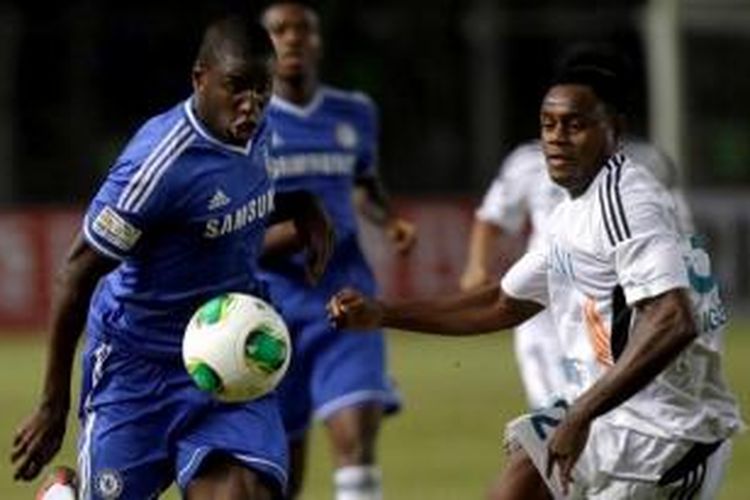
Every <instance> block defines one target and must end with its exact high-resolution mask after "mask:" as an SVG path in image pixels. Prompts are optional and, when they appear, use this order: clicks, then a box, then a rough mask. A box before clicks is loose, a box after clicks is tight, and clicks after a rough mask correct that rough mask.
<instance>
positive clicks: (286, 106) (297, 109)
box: [270, 87, 323, 118]
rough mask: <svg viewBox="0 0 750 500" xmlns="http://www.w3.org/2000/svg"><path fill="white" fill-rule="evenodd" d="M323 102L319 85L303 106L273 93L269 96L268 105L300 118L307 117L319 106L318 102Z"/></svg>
mask: <svg viewBox="0 0 750 500" xmlns="http://www.w3.org/2000/svg"><path fill="white" fill-rule="evenodd" d="M321 102H323V91H322V89H321V88H320V87H318V89H317V90H316V91H315V95H313V98H312V99H310V102H308V103H307V104H305V105H304V106H298V105H297V104H294V103H293V102H289V101H287V100H285V99H282V98H281V97H279V96H277V95H276V94H274V95H273V96H271V103H270V106H273V107H275V108H277V109H280V110H281V111H284V112H287V113H290V114H293V115H296V116H299V117H300V118H307V117H308V116H310V115H311V114H313V113H314V112H315V111H316V110H317V109H318V108H319V107H320V103H321Z"/></svg>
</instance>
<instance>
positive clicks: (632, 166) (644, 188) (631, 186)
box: [606, 153, 664, 195]
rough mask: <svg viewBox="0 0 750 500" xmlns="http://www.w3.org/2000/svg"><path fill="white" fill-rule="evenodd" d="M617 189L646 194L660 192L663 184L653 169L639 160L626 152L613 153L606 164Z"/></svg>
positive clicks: (635, 193) (633, 193)
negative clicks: (616, 183)
mask: <svg viewBox="0 0 750 500" xmlns="http://www.w3.org/2000/svg"><path fill="white" fill-rule="evenodd" d="M606 168H608V170H609V171H610V172H612V174H611V175H613V177H614V180H615V181H617V182H618V189H620V190H621V191H623V192H625V193H629V194H631V195H648V193H661V192H662V191H664V185H663V184H662V183H661V182H660V181H659V179H657V177H656V174H655V173H654V171H653V170H652V169H651V168H650V167H649V166H648V165H646V164H645V163H643V162H642V161H641V160H639V159H636V158H633V157H632V156H630V155H629V154H627V153H619V154H617V155H615V156H614V157H613V158H612V159H611V160H610V161H609V162H608V164H607V167H606Z"/></svg>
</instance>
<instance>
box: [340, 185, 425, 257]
mask: <svg viewBox="0 0 750 500" xmlns="http://www.w3.org/2000/svg"><path fill="white" fill-rule="evenodd" d="M355 182H356V186H357V189H356V191H355V193H354V194H355V198H354V199H355V203H356V205H357V209H358V210H359V212H360V213H361V214H362V215H364V216H365V217H366V218H367V219H368V220H369V221H370V222H372V223H373V224H375V225H376V226H378V227H381V228H383V229H384V230H385V233H386V235H387V237H388V239H389V240H390V241H391V242H392V243H393V245H394V246H395V248H396V251H397V252H398V253H400V254H402V255H405V254H407V253H409V252H410V251H411V249H412V248H414V244H415V243H416V242H417V230H416V227H414V224H412V223H411V222H409V221H408V220H406V219H404V218H402V217H399V216H398V215H397V214H396V213H395V212H394V210H393V207H392V206H391V203H390V200H389V198H388V195H387V193H386V192H385V187H384V186H383V182H382V181H381V179H380V177H378V176H376V175H363V176H359V177H357V179H356V181H355Z"/></svg>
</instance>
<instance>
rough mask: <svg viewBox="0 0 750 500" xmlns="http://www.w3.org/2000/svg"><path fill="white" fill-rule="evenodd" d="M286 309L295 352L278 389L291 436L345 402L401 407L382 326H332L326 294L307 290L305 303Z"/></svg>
mask: <svg viewBox="0 0 750 500" xmlns="http://www.w3.org/2000/svg"><path fill="white" fill-rule="evenodd" d="M310 295H312V294H310ZM282 314H283V316H284V320H285V321H286V323H287V326H288V327H289V330H290V333H291V335H292V344H293V354H292V362H291V363H290V365H289V371H288V372H287V374H286V375H285V376H284V379H283V380H282V381H281V384H280V386H279V388H278V391H277V392H278V396H279V405H280V407H281V414H282V418H283V420H284V427H285V429H286V431H287V434H288V435H289V437H290V438H291V439H295V438H297V437H299V436H301V435H302V434H304V433H305V432H306V431H307V428H308V427H309V425H310V420H311V418H312V417H315V418H316V419H319V420H326V419H328V418H329V417H331V416H332V415H333V414H334V413H336V412H337V411H339V410H341V409H344V408H348V407H352V406H356V405H361V404H364V403H372V402H375V403H380V404H382V405H383V408H384V411H385V412H386V413H395V412H396V411H398V410H399V408H400V406H401V401H400V397H399V395H398V394H397V392H396V391H395V389H394V387H393V383H392V381H391V380H390V378H389V377H388V373H387V368H386V347H385V339H384V337H383V333H382V332H381V331H379V330H374V331H368V332H356V333H355V332H342V331H339V330H334V329H332V328H331V326H330V325H329V323H328V319H327V317H326V315H325V301H324V300H323V299H322V298H318V299H317V300H316V299H315V298H312V297H309V296H308V301H307V302H306V303H305V306H304V307H289V308H287V307H284V308H283V311H282Z"/></svg>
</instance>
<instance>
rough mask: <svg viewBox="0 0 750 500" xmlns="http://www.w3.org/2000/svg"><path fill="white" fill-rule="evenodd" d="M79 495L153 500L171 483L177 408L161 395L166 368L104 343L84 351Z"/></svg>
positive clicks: (177, 415) (95, 343) (93, 345)
mask: <svg viewBox="0 0 750 500" xmlns="http://www.w3.org/2000/svg"><path fill="white" fill-rule="evenodd" d="M83 356H84V370H83V377H84V380H87V382H85V383H84V391H85V392H84V395H83V396H82V398H83V399H84V400H85V402H84V404H83V407H82V411H81V415H82V417H81V432H80V437H79V443H78V454H79V456H78V469H79V475H80V480H81V498H124V499H128V498H134V499H147V498H154V497H156V495H158V493H159V492H160V491H161V490H162V489H163V488H165V487H166V486H167V485H168V484H169V483H170V482H171V478H172V474H173V470H172V468H171V461H170V459H169V453H170V452H169V429H171V428H173V427H174V426H175V423H176V422H177V421H178V419H179V418H180V415H179V412H177V411H175V408H176V407H177V406H179V405H178V404H177V403H176V402H175V401H174V399H172V398H171V397H170V396H169V395H166V394H164V395H162V394H159V390H160V389H159V388H160V387H161V386H163V385H164V384H163V382H164V380H165V377H166V376H167V374H166V373H165V371H164V369H163V367H160V366H158V365H155V364H153V363H151V362H148V361H146V360H143V359H139V358H137V357H135V356H133V355H132V354H131V353H129V352H128V351H127V350H123V349H122V348H118V347H115V346H112V345H110V344H108V343H104V342H93V341H92V342H89V343H88V345H87V348H86V350H85V351H84V354H83Z"/></svg>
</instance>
